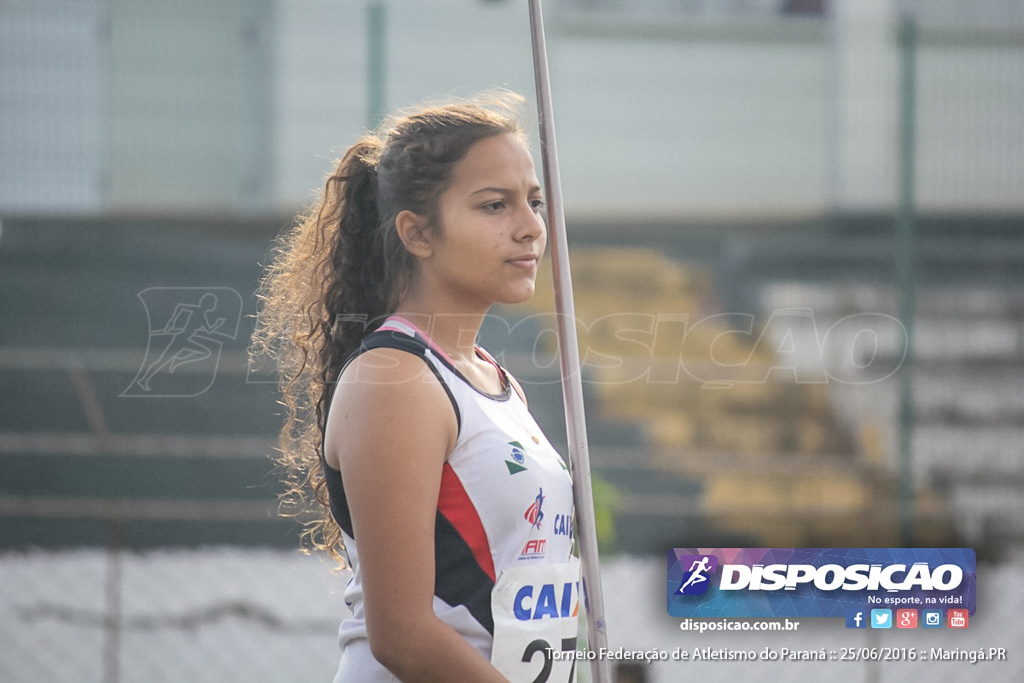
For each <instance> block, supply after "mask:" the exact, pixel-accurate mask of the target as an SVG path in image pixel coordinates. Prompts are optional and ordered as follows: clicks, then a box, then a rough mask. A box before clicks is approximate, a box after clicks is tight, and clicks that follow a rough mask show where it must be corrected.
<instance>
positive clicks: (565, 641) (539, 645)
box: [523, 638, 576, 683]
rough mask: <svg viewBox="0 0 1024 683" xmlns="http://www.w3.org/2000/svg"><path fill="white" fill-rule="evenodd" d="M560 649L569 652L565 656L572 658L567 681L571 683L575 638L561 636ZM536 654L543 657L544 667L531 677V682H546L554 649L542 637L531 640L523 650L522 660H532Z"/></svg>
mask: <svg viewBox="0 0 1024 683" xmlns="http://www.w3.org/2000/svg"><path fill="white" fill-rule="evenodd" d="M561 651H562V652H566V653H571V654H569V655H568V656H567V657H566V658H567V659H570V658H571V659H572V668H570V669H569V683H572V681H575V680H576V656H575V655H576V638H562V649H561ZM537 654H540V655H541V657H542V658H543V662H544V667H543V668H542V669H541V670H540V673H539V674H537V677H536V678H534V679H533V682H532V683H548V681H549V680H550V677H551V668H552V666H553V665H554V662H555V654H554V649H553V648H552V647H551V643H549V642H548V641H546V640H544V639H543V638H538V639H536V640H534V641H531V642H530V644H529V645H527V646H526V650H525V651H524V652H523V662H524V663H526V662H531V661H533V659H534V658H535V657H536V656H537Z"/></svg>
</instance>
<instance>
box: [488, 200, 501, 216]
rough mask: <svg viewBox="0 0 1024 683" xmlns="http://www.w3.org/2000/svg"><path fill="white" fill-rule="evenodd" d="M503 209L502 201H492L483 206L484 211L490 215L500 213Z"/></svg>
mask: <svg viewBox="0 0 1024 683" xmlns="http://www.w3.org/2000/svg"><path fill="white" fill-rule="evenodd" d="M503 208H505V202H503V201H494V202H488V203H487V204H484V211H490V212H491V213H494V212H496V211H501V210H502V209H503Z"/></svg>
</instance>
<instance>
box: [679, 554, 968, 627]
mask: <svg viewBox="0 0 1024 683" xmlns="http://www.w3.org/2000/svg"><path fill="white" fill-rule="evenodd" d="M976 579H977V557H976V555H975V553H974V551H973V550H972V549H970V548H673V549H672V550H671V551H669V553H668V581H667V591H668V613H669V615H670V616H673V617H762V618H765V617H767V618H771V617H844V616H845V615H846V614H847V611H848V610H851V609H865V608H866V609H873V608H888V609H896V608H915V609H929V608H935V609H950V608H957V609H966V610H968V613H969V614H971V615H973V614H974V612H975V607H976V604H975V583H976Z"/></svg>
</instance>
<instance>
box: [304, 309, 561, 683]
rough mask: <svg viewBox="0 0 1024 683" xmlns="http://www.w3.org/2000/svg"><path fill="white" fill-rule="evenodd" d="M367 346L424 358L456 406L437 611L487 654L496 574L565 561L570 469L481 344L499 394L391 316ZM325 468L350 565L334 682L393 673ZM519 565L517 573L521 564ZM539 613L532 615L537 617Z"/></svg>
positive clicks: (443, 503) (331, 475) (442, 508)
mask: <svg viewBox="0 0 1024 683" xmlns="http://www.w3.org/2000/svg"><path fill="white" fill-rule="evenodd" d="M373 348H397V349H400V350H404V351H408V352H410V353H413V354H416V355H418V356H420V357H421V358H423V359H424V361H426V363H427V364H428V365H429V366H430V368H431V369H432V370H433V372H434V373H435V375H436V376H437V378H438V379H439V380H440V382H441V384H442V386H444V388H445V389H446V391H447V392H448V395H449V397H450V398H451V401H452V405H453V407H454V409H455V411H456V416H457V419H458V439H457V441H456V443H455V447H454V449H453V450H452V452H451V454H450V455H449V457H448V459H447V461H446V462H445V464H444V466H443V471H442V475H441V490H440V495H439V498H438V504H437V514H436V521H435V538H434V561H435V583H434V612H435V613H436V614H437V616H438V618H439V619H441V621H443V622H445V623H447V624H449V625H450V626H451V627H452V628H454V629H455V630H456V631H458V632H459V633H460V634H461V635H462V636H463V637H465V638H466V640H467V641H468V642H469V643H470V644H471V645H473V646H474V647H475V648H476V649H477V650H479V651H480V652H481V653H482V654H483V655H484V657H486V658H490V657H491V647H492V641H493V635H494V628H495V624H494V615H493V614H492V608H491V604H492V603H491V601H492V591H493V589H494V586H495V583H496V582H497V580H498V579H499V578H500V577H501V575H502V573H503V572H505V571H506V570H507V569H509V568H512V567H518V568H529V567H534V568H537V569H538V570H540V571H538V572H536V573H537V576H541V575H542V573H543V570H541V568H542V567H543V566H544V565H551V564H564V563H566V562H568V561H569V560H570V557H571V554H572V546H573V521H574V520H573V515H574V511H573V497H572V482H571V479H570V476H569V473H568V471H567V469H566V467H565V464H564V463H563V461H562V458H561V456H559V454H558V453H557V452H556V451H555V449H554V448H553V447H552V446H551V444H550V443H549V442H548V440H547V438H545V436H544V434H543V433H542V432H541V430H540V428H539V427H538V426H537V423H536V421H535V420H534V419H533V416H532V415H530V412H529V410H528V409H527V407H526V404H525V403H524V402H523V400H522V398H520V396H519V394H518V393H517V392H516V391H515V390H514V389H513V388H512V386H511V381H509V379H508V376H507V374H506V373H505V371H504V370H503V369H501V368H500V367H499V366H498V365H497V364H496V363H494V361H493V359H491V357H490V356H489V355H487V354H486V352H484V351H483V350H482V349H479V348H478V353H479V354H480V356H481V357H482V358H484V359H486V360H488V361H489V362H491V363H494V365H495V367H496V368H497V369H498V372H500V373H501V375H502V377H503V379H504V380H505V381H504V385H505V389H504V391H503V392H502V393H501V394H499V395H489V394H486V393H484V392H482V391H480V390H479V389H477V388H475V387H474V386H473V385H472V384H470V383H469V381H468V380H467V379H466V378H465V377H464V376H463V375H462V374H461V373H460V372H459V371H458V370H456V369H455V367H454V365H453V364H452V362H451V360H450V359H449V358H448V357H447V356H446V354H445V353H444V351H442V350H441V349H440V348H439V347H437V346H436V345H434V344H433V342H431V340H430V339H429V338H428V337H427V336H426V335H425V334H424V333H423V332H421V331H420V330H419V329H418V328H416V327H415V326H414V325H413V324H412V323H410V322H409V321H408V320H405V319H404V318H400V317H397V316H392V317H391V318H388V319H387V321H385V323H384V324H383V325H382V326H381V327H380V328H378V329H377V330H376V331H375V332H373V333H372V334H370V335H369V336H367V338H366V340H364V342H363V344H362V346H361V348H360V351H359V352H357V354H356V355H358V353H362V352H364V351H367V350H370V349H373ZM353 357H354V356H353ZM324 469H325V475H326V479H327V487H328V492H329V494H330V501H331V510H332V513H333V516H334V518H335V520H336V521H337V522H338V525H339V526H340V527H341V529H342V533H343V536H344V540H345V547H346V553H347V557H348V562H349V565H350V567H351V569H352V572H353V573H352V578H351V580H350V581H349V584H348V587H347V589H346V591H345V601H346V603H347V604H348V606H349V607H350V608H351V610H352V616H351V617H350V618H348V619H346V620H345V621H344V622H342V624H341V627H340V629H339V641H340V644H341V647H342V650H343V655H342V661H341V667H340V669H339V671H338V676H337V677H336V679H335V680H336V681H353V682H355V681H360V682H361V681H376V680H381V681H387V680H393V678H391V677H390V675H389V674H388V673H387V672H386V670H384V668H383V667H381V666H380V664H378V663H377V662H376V660H374V659H373V657H372V655H371V654H370V651H369V646H368V643H367V639H366V638H367V636H366V623H365V618H364V611H363V592H362V575H361V573H360V566H359V552H358V547H359V541H358V539H355V538H353V537H352V522H351V518H350V516H349V512H348V506H347V502H346V500H345V495H344V488H343V486H342V482H341V474H340V473H339V472H338V471H337V470H333V469H332V468H330V467H327V466H326V464H325V468H324ZM516 571H517V572H518V573H520V574H522V570H521V569H517V570H516ZM526 575H527V576H528V575H529V573H527V574H526ZM569 600H570V598H568V597H567V598H566V604H569ZM572 600H573V610H575V606H576V605H575V598H572ZM557 601H558V602H561V598H560V597H559V598H557ZM548 602H549V603H551V602H552V601H551V600H548ZM534 607H537V609H538V610H539V609H540V601H539V600H538V596H534V595H533V593H532V591H531V592H530V594H529V595H524V596H520V599H519V601H518V602H517V611H518V612H519V613H523V611H524V610H530V609H533V608H534ZM551 609H553V610H554V611H558V609H562V611H563V612H564V611H565V610H564V608H559V607H557V606H556V607H552V608H551ZM540 616H541V615H540V614H539V612H538V615H537V617H536V618H540ZM562 616H563V617H564V616H566V615H565V614H563V615H562ZM522 617H523V618H526V617H530V615H527V614H522Z"/></svg>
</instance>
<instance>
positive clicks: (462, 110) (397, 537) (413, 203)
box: [254, 93, 580, 683]
mask: <svg viewBox="0 0 1024 683" xmlns="http://www.w3.org/2000/svg"><path fill="white" fill-rule="evenodd" d="M521 99H522V98H520V97H518V96H516V95H512V94H510V93H498V94H492V95H488V96H484V97H481V98H477V99H475V100H470V101H460V102H456V103H451V104H447V105H443V106H428V107H423V108H420V109H417V110H415V111H409V112H405V113H404V114H402V115H400V116H397V117H394V118H393V119H391V120H390V121H389V122H387V123H386V124H385V126H384V128H383V129H382V132H381V133H380V134H378V135H368V136H366V137H364V138H362V139H361V140H360V141H358V142H357V143H356V144H355V145H353V146H352V147H351V148H350V149H349V150H348V151H347V152H346V153H345V155H344V156H343V158H342V159H341V161H340V162H339V163H338V165H337V167H336V169H335V170H334V171H333V173H332V174H331V175H330V177H329V178H328V180H327V183H326V186H325V189H324V191H323V193H322V196H321V198H320V200H319V202H318V204H317V205H316V206H315V207H314V208H313V209H312V210H311V211H310V212H309V213H308V214H307V215H306V216H305V217H304V218H303V219H302V220H300V221H299V222H298V223H297V225H296V226H295V227H294V228H293V229H292V230H291V231H290V232H289V233H287V234H286V235H285V236H284V237H283V238H282V240H281V241H280V244H279V247H278V250H277V252H276V255H275V258H274V261H273V263H272V264H271V266H270V267H269V268H268V270H267V272H266V274H265V276H264V280H263V282H262V285H261V291H260V298H261V301H262V308H261V311H260V316H259V320H258V324H257V330H256V334H255V336H254V351H255V352H256V353H262V354H270V355H271V356H273V357H275V358H276V360H277V362H278V366H279V371H280V373H281V379H282V387H283V394H284V404H285V405H286V406H287V415H286V424H285V427H284V429H283V431H282V438H281V457H280V463H281V464H282V465H283V467H284V470H285V472H286V473H287V476H286V481H287V482H288V484H289V489H290V490H289V498H288V500H289V501H290V502H292V503H296V504H300V505H301V504H302V503H303V502H304V501H305V500H306V499H307V496H309V495H311V496H312V497H313V498H315V500H316V501H317V502H318V503H319V504H320V506H319V509H320V512H321V513H322V514H321V515H320V517H319V518H318V519H317V520H316V521H315V522H312V523H311V524H310V526H309V527H308V529H307V534H308V535H309V537H310V538H311V540H312V542H313V545H314V546H316V547H318V548H322V549H327V550H329V551H331V552H332V553H333V554H335V555H336V556H337V557H339V558H340V559H343V560H344V561H345V562H346V563H347V565H348V566H349V567H350V568H351V570H352V579H351V581H350V582H349V585H348V587H347V589H346V593H345V596H346V602H347V603H348V605H349V607H350V608H351V610H352V615H351V617H350V618H348V619H346V620H345V621H344V622H343V623H342V624H341V627H340V636H339V637H340V642H341V646H342V655H341V663H340V666H339V669H338V674H337V677H336V679H335V680H336V681H350V682H352V683H364V682H372V681H393V680H396V679H397V680H403V681H421V680H422V681H474V682H477V681H480V682H484V681H502V680H507V679H511V680H535V679H538V676H540V677H541V678H540V679H538V680H542V679H545V678H546V679H548V680H562V681H564V680H567V679H569V678H571V677H572V675H573V661H574V660H573V659H572V658H571V657H562V656H559V652H560V651H572V652H575V649H576V648H575V636H576V633H577V610H578V608H579V600H580V590H579V589H580V586H579V578H578V568H577V564H576V561H575V559H574V558H573V557H572V540H573V531H572V530H573V501H572V487H571V481H570V478H569V474H568V472H567V470H566V468H565V466H564V465H563V463H562V460H561V458H560V457H559V455H558V454H557V453H556V452H555V450H554V449H553V448H552V447H551V445H550V444H549V443H548V441H547V440H546V439H545V438H544V435H543V434H542V433H541V431H540V429H539V428H538V427H537V424H536V422H535V421H534V420H533V418H532V417H531V416H530V414H529V412H528V410H527V408H526V402H525V398H524V397H523V392H522V388H521V387H520V386H519V385H518V384H517V383H516V382H515V380H514V379H513V378H512V377H511V376H510V375H509V374H508V373H507V372H506V371H505V370H504V369H503V368H501V367H500V366H499V365H498V364H497V363H496V362H495V361H494V359H493V358H492V357H491V356H490V355H488V353H487V352H486V351H484V350H483V349H481V348H480V347H478V346H477V345H476V343H475V341H476V338H477V333H478V332H479V329H480V325H481V323H482V321H483V319H484V316H485V315H486V314H487V312H488V309H489V308H490V307H491V306H492V305H493V304H495V303H501V304H514V303H520V302H523V301H526V300H527V299H529V298H530V296H531V295H532V294H533V291H534V280H535V278H536V275H537V268H538V264H539V262H540V260H541V257H542V255H543V253H544V248H545V244H546V239H547V234H546V229H545V225H544V221H543V218H542V208H543V199H542V191H541V187H540V184H539V182H538V180H537V176H536V173H535V171H534V166H533V161H532V159H531V156H530V153H529V151H528V148H527V145H526V138H525V135H524V133H523V131H522V128H521V125H520V123H519V118H518V110H519V107H520V106H521Z"/></svg>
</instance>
